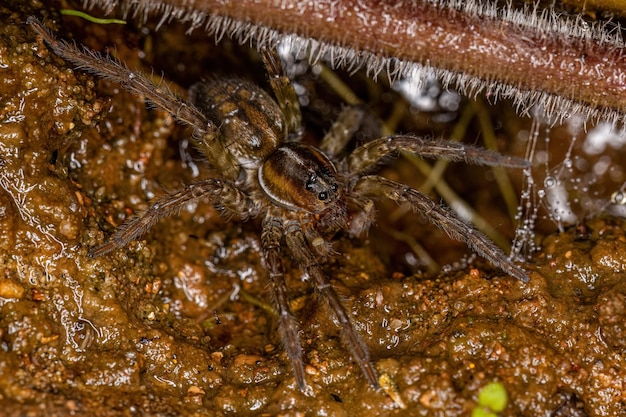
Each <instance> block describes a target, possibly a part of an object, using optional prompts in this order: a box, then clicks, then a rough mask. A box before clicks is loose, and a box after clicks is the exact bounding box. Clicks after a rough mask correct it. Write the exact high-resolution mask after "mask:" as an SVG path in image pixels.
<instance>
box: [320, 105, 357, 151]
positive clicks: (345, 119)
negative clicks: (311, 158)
mask: <svg viewBox="0 0 626 417" xmlns="http://www.w3.org/2000/svg"><path fill="white" fill-rule="evenodd" d="M364 116H365V110H364V109H363V108H361V107H357V106H346V107H344V108H343V109H342V110H341V113H339V117H337V120H335V122H334V123H333V125H332V126H331V127H330V129H329V130H328V132H326V135H324V138H323V139H322V142H321V143H320V146H319V148H320V149H321V150H322V151H323V152H324V153H326V155H328V156H330V157H336V156H338V155H339V154H340V153H341V151H343V150H344V149H345V148H346V146H347V145H348V142H349V141H350V139H352V136H353V135H354V132H356V131H357V129H358V128H359V126H360V125H361V121H362V120H363V117H364Z"/></svg>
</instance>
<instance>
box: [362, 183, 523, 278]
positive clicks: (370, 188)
mask: <svg viewBox="0 0 626 417" xmlns="http://www.w3.org/2000/svg"><path fill="white" fill-rule="evenodd" d="M353 192H354V193H355V194H357V195H360V196H364V197H371V198H377V197H378V198H380V197H385V198H389V199H391V200H394V201H397V202H408V203H409V204H411V206H412V207H413V209H415V210H417V211H419V212H420V213H421V214H422V215H424V217H426V218H427V219H428V220H429V221H430V222H431V223H433V224H434V225H435V226H437V227H439V228H440V229H442V230H443V231H445V232H446V233H447V234H448V235H449V236H450V237H452V238H453V239H456V240H459V241H462V242H465V243H466V244H467V245H469V246H470V248H472V249H473V250H474V251H476V253H478V254H479V255H481V256H482V257H483V258H485V259H487V260H488V261H490V262H491V263H492V264H493V265H495V266H497V267H499V268H500V269H502V270H503V271H504V272H506V273H508V274H509V275H511V276H513V277H515V278H517V279H519V280H520V281H523V282H528V280H529V278H528V275H527V274H526V272H524V270H523V269H522V268H520V267H519V266H517V265H515V264H514V263H513V262H512V261H511V260H510V259H509V257H508V256H507V255H506V254H505V253H504V252H503V251H502V250H501V249H500V248H499V247H497V246H496V245H495V243H493V242H492V241H491V240H489V238H488V237H487V236H485V235H484V234H482V233H481V232H479V231H478V230H476V229H475V228H474V227H473V226H472V225H470V224H469V223H466V222H464V221H463V220H461V219H459V218H458V217H456V216H455V215H454V214H453V213H452V212H451V211H450V210H449V209H447V208H445V207H442V206H440V205H438V204H437V203H435V202H434V201H433V200H431V199H430V198H428V197H427V196H426V195H424V194H422V193H420V192H419V191H417V190H415V189H413V188H411V187H409V186H407V185H404V184H401V183H398V182H395V181H392V180H389V179H387V178H384V177H380V176H377V175H370V176H364V177H362V178H360V179H358V180H357V182H356V184H355V185H354V188H353Z"/></svg>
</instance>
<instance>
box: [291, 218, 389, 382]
mask: <svg viewBox="0 0 626 417" xmlns="http://www.w3.org/2000/svg"><path fill="white" fill-rule="evenodd" d="M318 237H319V238H322V237H321V236H318ZM318 237H316V239H317V238H318ZM285 241H286V242H287V247H288V248H289V251H290V252H291V254H292V255H293V257H294V258H295V260H296V262H297V263H298V265H299V266H300V268H301V269H302V270H303V272H305V273H306V274H308V275H309V276H310V277H311V278H312V280H313V283H314V284H315V288H316V289H317V291H319V294H320V296H321V297H322V298H323V299H324V300H326V302H327V303H328V306H329V307H330V309H331V310H332V312H333V313H334V314H335V317H336V318H337V321H339V325H340V326H341V330H342V332H341V336H342V339H343V341H344V343H345V344H346V346H347V347H348V349H349V350H350V353H351V354H352V357H353V358H354V361H355V362H357V363H358V364H359V366H360V367H361V370H362V371H363V374H364V375H365V376H366V377H367V379H368V381H369V383H370V384H371V385H372V386H373V387H374V388H378V387H379V384H378V377H377V375H376V370H375V369H374V366H373V364H372V362H371V357H370V353H369V350H368V349H367V346H366V345H365V343H364V342H363V340H362V339H361V337H360V336H359V334H358V333H357V331H356V329H355V328H354V326H353V325H352V322H351V321H350V318H349V316H348V313H347V312H346V310H345V308H344V307H343V305H342V304H341V300H340V299H339V296H338V295H337V293H336V292H335V289H334V288H333V287H332V286H331V285H330V282H329V281H328V277H327V276H326V274H325V273H324V271H322V269H321V267H320V265H319V262H318V260H317V257H316V256H315V255H314V254H313V252H312V251H311V249H310V248H309V243H308V242H307V240H306V239H305V237H304V231H303V230H302V224H301V222H300V220H288V221H287V222H286V223H285Z"/></svg>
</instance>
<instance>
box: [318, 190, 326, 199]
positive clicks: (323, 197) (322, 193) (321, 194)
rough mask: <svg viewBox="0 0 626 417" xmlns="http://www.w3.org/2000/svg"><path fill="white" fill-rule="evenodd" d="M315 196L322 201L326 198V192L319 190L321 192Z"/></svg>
mask: <svg viewBox="0 0 626 417" xmlns="http://www.w3.org/2000/svg"><path fill="white" fill-rule="evenodd" d="M317 198H319V199H320V200H322V201H324V200H326V199H327V198H328V193H327V192H325V191H323V192H321V193H319V194H318V195H317Z"/></svg>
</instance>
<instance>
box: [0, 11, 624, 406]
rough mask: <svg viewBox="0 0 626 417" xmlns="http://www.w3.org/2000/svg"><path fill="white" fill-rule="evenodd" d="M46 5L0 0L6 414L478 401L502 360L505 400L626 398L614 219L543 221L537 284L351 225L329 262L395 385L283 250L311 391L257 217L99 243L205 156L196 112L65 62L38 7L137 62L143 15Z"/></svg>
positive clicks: (1, 365)
mask: <svg viewBox="0 0 626 417" xmlns="http://www.w3.org/2000/svg"><path fill="white" fill-rule="evenodd" d="M18 5H19V7H18ZM53 6H56V5H53ZM18 10H21V11H19V12H18ZM51 10H53V8H52V7H51V6H50V9H48V8H47V7H44V5H42V4H39V3H37V2H36V1H35V2H30V3H28V5H24V4H22V3H21V2H14V3H13V4H12V3H11V2H9V4H7V5H3V6H0V21H2V22H3V23H5V24H4V25H3V26H2V27H1V28H0V31H1V33H0V97H1V101H0V234H1V235H2V237H1V238H0V268H1V271H2V272H3V273H2V275H1V276H0V410H2V411H1V412H0V414H2V415H8V416H18V415H19V416H25V415H28V416H54V415H58V416H62V415H91V416H110V415H163V416H165V415H185V416H192V415H206V416H222V415H233V414H242V415H326V416H329V415H333V416H342V415H346V416H347V415H350V416H365V415H368V416H370V415H381V416H384V415H433V416H463V415H469V414H471V412H472V410H473V409H474V408H475V407H476V405H477V398H478V393H479V391H480V390H481V388H482V387H484V386H485V385H487V384H488V383H490V382H493V381H499V382H501V383H502V384H503V385H504V387H505V388H506V391H507V393H508V397H509V401H508V405H507V407H506V408H505V409H504V411H503V412H501V413H500V414H501V415H505V416H509V415H511V416H512V415H524V416H548V415H552V416H620V415H624V414H625V413H626V396H625V393H626V387H625V386H624V381H626V367H625V363H624V352H625V351H626V325H625V324H624V323H626V320H625V319H626V317H625V316H626V281H624V279H623V278H624V276H625V271H626V261H625V259H626V224H625V223H624V222H623V221H622V220H619V219H615V218H596V219H593V220H590V221H588V222H587V224H586V225H585V226H584V227H579V228H572V229H570V230H566V231H565V232H563V233H560V234H553V235H550V236H548V237H546V238H545V239H544V241H543V243H542V247H543V249H542V251H541V252H540V253H537V254H535V255H534V256H533V258H532V261H531V262H529V263H527V264H526V265H525V267H526V269H527V271H528V272H529V275H530V282H529V283H526V284H524V283H521V282H518V281H515V280H513V279H511V278H510V277H507V276H504V275H503V273H501V272H500V271H499V270H497V269H494V268H493V267H491V266H489V265H487V264H486V263H485V262H483V261H481V260H479V259H476V260H475V262H473V263H472V264H471V266H470V267H463V268H459V269H457V270H454V271H452V272H449V273H445V274H443V273H442V274H430V275H426V274H422V273H417V274H410V273H409V272H407V268H406V267H405V266H398V267H396V266H394V264H393V260H394V259H395V258H393V256H391V255H389V254H388V252H389V250H388V249H387V250H386V249H385V247H386V243H385V244H383V243H380V242H379V241H378V240H377V239H378V234H377V232H375V231H373V232H372V233H371V234H370V236H369V239H362V240H358V241H355V240H350V239H347V238H342V237H338V239H337V241H336V243H335V250H336V251H337V252H338V253H339V255H338V256H336V257H335V258H334V259H333V260H332V261H331V262H330V264H329V265H327V272H328V274H329V276H331V277H332V279H333V285H334V286H335V288H336V289H337V291H338V292H339V294H340V295H341V297H342V299H343V301H344V305H345V306H346V308H347V309H348V311H349V313H350V315H351V318H352V320H353V321H354V323H355V325H356V327H357V330H358V331H359V332H360V334H361V335H362V337H363V338H364V340H365V343H366V344H367V345H368V346H369V348H370V350H371V352H372V356H373V358H374V363H375V366H376V368H377V370H378V372H379V373H380V374H382V375H386V376H387V377H389V378H390V381H391V382H390V384H389V387H388V389H387V392H383V391H376V390H374V389H373V388H371V387H370V386H369V385H368V383H367V381H366V380H365V378H364V377H363V375H362V374H361V372H360V369H359V367H358V366H357V365H356V364H354V363H353V362H352V361H351V360H350V357H349V355H348V353H347V351H346V349H345V348H344V347H343V346H342V343H341V341H340V335H339V330H338V328H337V326H336V325H335V323H334V322H333V320H332V319H331V318H329V314H328V311H327V309H326V308H325V306H324V305H323V304H322V303H318V302H317V297H316V294H315V293H314V291H313V290H312V289H311V288H310V286H309V284H308V283H305V282H302V280H301V279H300V278H301V277H300V275H299V273H298V271H297V269H296V268H291V267H289V268H288V270H289V271H290V272H289V277H288V278H289V286H290V297H291V300H292V309H293V311H294V312H295V314H296V315H297V317H298V320H299V322H300V325H301V329H302V331H301V338H302V340H303V345H304V346H303V347H304V350H305V352H306V353H305V354H306V357H305V360H306V363H307V368H306V372H307V382H308V383H309V384H310V385H311V388H312V392H311V393H309V395H305V394H303V393H302V392H300V391H299V390H298V388H297V385H296V384H295V382H294V378H293V376H292V374H291V367H290V365H289V361H288V358H287V357H286V355H285V353H284V352H283V349H282V347H281V342H280V337H279V335H278V332H277V331H276V320H275V315H274V313H273V312H272V310H271V307H270V306H271V303H270V300H269V291H268V288H267V283H266V279H265V273H264V272H263V267H262V265H261V262H260V255H259V247H260V243H259V234H258V230H259V229H258V224H255V223H254V222H249V223H245V224H241V223H238V222H228V221H225V220H223V219H220V218H219V216H218V214H217V212H216V211H215V210H214V209H213V208H212V207H210V206H208V205H203V204H199V205H197V207H192V208H190V209H189V210H185V211H183V212H182V213H181V215H180V216H178V217H174V218H171V219H167V220H164V221H163V222H161V223H160V224H159V225H157V226H156V227H155V228H154V229H153V230H151V232H150V233H149V234H148V235H146V236H145V237H144V238H143V239H141V240H139V241H137V242H134V243H132V244H130V245H129V246H128V247H127V248H125V249H124V250H118V251H115V252H114V253H112V254H111V255H107V256H104V257H102V258H98V259H90V258H89V257H87V251H88V249H89V248H91V247H93V246H95V245H97V244H100V243H102V242H103V241H104V239H105V237H106V236H109V235H110V233H111V232H112V231H113V230H114V229H115V226H117V225H119V224H120V223H121V222H123V220H124V219H125V218H126V217H127V216H129V215H132V214H133V213H135V212H138V211H141V210H143V209H145V208H146V207H147V204H148V202H149V201H150V199H151V198H153V197H154V196H155V195H158V194H159V193H162V192H163V189H176V188H179V187H180V186H181V185H183V184H185V183H188V182H189V181H191V180H192V179H193V178H194V177H196V176H202V175H210V172H208V171H207V168H206V167H204V166H203V164H201V163H198V162H192V161H193V158H190V159H187V158H186V156H189V152H191V153H192V155H191V156H194V155H193V151H186V150H185V149H184V148H185V144H186V142H185V141H184V139H181V138H185V135H187V136H188V134H189V132H188V131H185V130H184V129H181V128H180V127H179V126H177V125H176V124H175V123H174V121H173V120H172V118H171V117H169V116H168V115H166V114H163V113H160V112H158V111H149V110H146V106H145V103H143V101H142V100H141V99H140V98H136V97H132V96H131V95H129V94H127V93H125V92H124V91H122V90H120V89H119V88H118V87H117V86H115V85H112V84H110V83H106V82H101V81H94V79H93V78H92V77H90V76H88V75H86V74H83V73H82V72H80V71H75V70H72V69H71V68H70V67H68V66H67V65H66V64H65V63H64V62H63V61H62V60H61V59H59V58H57V57H56V56H54V55H53V54H51V53H50V52H49V51H48V50H47V48H46V47H45V46H44V45H43V44H42V42H41V40H40V39H37V37H36V36H35V35H34V33H33V32H32V31H31V30H30V29H29V28H28V27H27V26H26V25H25V24H24V22H25V19H26V16H28V15H29V14H35V15H36V16H38V17H39V18H40V19H45V20H47V21H48V22H49V24H50V26H51V27H52V28H53V29H55V30H60V27H63V30H62V31H61V32H60V35H61V36H63V37H66V38H67V37H71V36H75V39H77V40H78V41H80V42H81V43H87V44H89V43H91V44H92V45H94V47H97V48H98V49H99V50H102V49H104V48H105V47H106V46H113V45H117V47H116V49H111V50H112V51H114V53H115V54H116V55H117V56H118V57H119V58H120V59H122V60H123V61H125V62H131V64H129V65H131V66H132V64H137V65H142V63H141V59H140V58H139V57H140V55H139V54H138V53H137V51H138V50H142V51H144V52H143V53H144V54H145V55H147V56H148V58H150V57H151V56H160V54H159V53H158V52H159V49H164V48H166V46H163V45H162V43H160V44H159V45H161V46H158V45H156V44H155V45H149V44H147V41H145V38H142V37H141V32H140V31H139V30H136V31H135V32H133V31H132V30H130V31H127V30H126V29H124V28H116V27H111V26H99V25H94V24H89V25H88V26H89V27H90V29H89V30H83V31H82V32H81V31H76V32H72V30H74V29H75V28H76V27H78V26H79V25H85V24H84V23H82V22H80V21H78V20H69V21H65V20H63V22H65V23H64V25H63V26H61V25H59V24H58V22H61V19H60V17H59V16H58V15H57V14H54V13H53V12H51ZM74 19H75V18H74ZM79 33H80V35H78V34H79ZM142 42H145V43H142ZM163 42H166V41H163ZM140 44H141V45H140ZM138 45H140V46H141V48H139V46H138ZM192 48H193V46H192ZM198 48H199V47H198ZM224 48H225V49H228V44H226V46H224ZM146 51H147V52H146ZM227 54H229V56H230V59H232V60H234V61H236V60H243V59H244V58H241V57H239V56H236V53H235V52H232V51H231V52H227ZM141 57H142V58H146V57H145V56H141ZM148 58H146V59H148ZM159 59H162V58H159ZM167 59H168V60H172V61H174V62H176V61H177V59H178V58H177V56H176V55H175V54H174V55H173V56H172V55H168V58H167ZM155 60H156V58H155ZM257 64H258V62H257ZM143 65H145V66H146V67H147V68H149V67H150V66H153V65H154V62H150V65H146V64H145V63H144V64H143ZM189 66H190V67H189V68H187V70H188V71H195V70H196V69H194V68H191V66H192V64H189ZM216 66H217V65H216ZM220 68H221V67H220ZM222 71H224V70H223V69H222ZM261 71H262V69H261ZM173 78H176V75H174V76H173ZM260 78H261V79H262V78H263V75H262V72H261V75H260ZM176 81H177V82H179V83H181V84H183V85H184V83H185V82H184V78H183V77H182V76H181V79H179V80H176ZM184 86H185V87H186V85H184ZM181 149H182V151H181ZM181 155H183V156H182V157H181ZM196 171H197V172H196ZM391 175H393V174H391ZM386 207H387V206H382V207H381V208H380V211H381V212H383V211H384V210H386ZM497 216H502V214H501V213H499V214H498V215H497ZM380 217H381V220H380V221H379V223H380V228H383V229H384V228H385V227H387V223H386V220H384V219H382V218H384V217H385V215H384V214H381V216H380ZM503 217H506V216H505V215H504V216H503ZM491 218H497V219H500V217H493V216H492V217H491ZM418 226H419V227H422V226H423V222H421V223H419V224H418ZM390 227H391V226H390ZM407 230H408V229H407ZM408 232H410V233H412V232H413V230H410V231H408ZM408 232H407V233H408ZM434 233H435V232H432V235H431V232H427V234H429V235H430V236H431V240H435V238H437V239H438V240H439V241H441V242H443V243H441V242H440V243H438V245H439V246H438V250H435V251H434V252H435V253H440V254H441V256H440V257H439V259H440V260H441V261H442V262H447V261H448V259H450V258H452V259H458V257H459V256H458V253H459V251H458V248H459V247H462V245H458V244H452V243H450V242H449V241H447V240H445V239H443V238H442V237H441V235H438V234H434ZM426 240H428V239H426ZM443 245H452V246H451V247H448V246H443ZM392 247H393V245H392ZM394 392H396V393H397V394H398V397H394V395H393V393H394ZM389 394H391V395H389ZM394 398H395V399H394Z"/></svg>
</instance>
